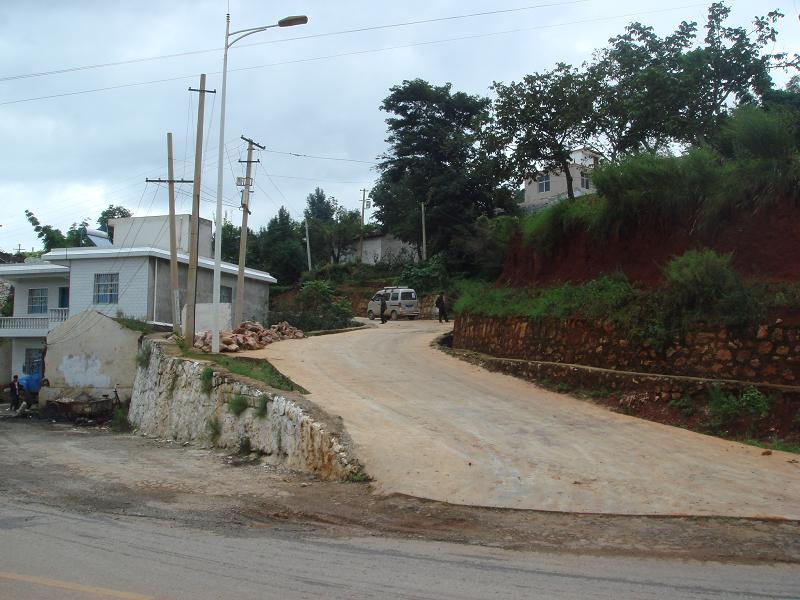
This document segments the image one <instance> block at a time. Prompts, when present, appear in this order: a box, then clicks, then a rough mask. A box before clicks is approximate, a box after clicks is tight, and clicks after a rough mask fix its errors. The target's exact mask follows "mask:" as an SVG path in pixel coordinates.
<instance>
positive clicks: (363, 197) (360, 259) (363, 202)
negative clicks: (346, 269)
mask: <svg viewBox="0 0 800 600" xmlns="http://www.w3.org/2000/svg"><path fill="white" fill-rule="evenodd" d="M366 204H367V190H366V188H363V189H362V190H361V237H359V238H358V262H363V261H364V208H365V207H366Z"/></svg>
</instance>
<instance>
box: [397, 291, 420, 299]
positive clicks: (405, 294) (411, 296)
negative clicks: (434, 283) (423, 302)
mask: <svg viewBox="0 0 800 600" xmlns="http://www.w3.org/2000/svg"><path fill="white" fill-rule="evenodd" d="M416 299H417V295H416V294H415V293H414V292H400V300H416Z"/></svg>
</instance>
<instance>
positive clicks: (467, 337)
mask: <svg viewBox="0 0 800 600" xmlns="http://www.w3.org/2000/svg"><path fill="white" fill-rule="evenodd" d="M453 347H454V348H459V349H464V350H473V351H476V352H481V353H484V354H489V355H491V356H496V357H499V358H510V359H521V360H529V361H545V362H555V363H566V364H577V365H586V366H591V367H600V368H605V369H615V370H622V371H636V372H640V373H655V374H667V375H681V376H690V377H702V378H711V379H734V380H740V381H749V382H754V383H769V384H779V385H795V384H796V382H797V381H798V378H800V327H797V326H790V325H787V324H784V323H783V322H782V321H781V320H780V319H778V320H776V321H774V322H772V323H771V324H763V325H760V326H758V327H756V328H751V329H749V330H746V331H744V332H742V333H740V334H734V333H732V332H730V331H728V330H726V329H725V328H719V329H709V328H706V327H704V326H703V325H702V324H698V325H696V326H695V327H693V328H691V329H690V330H689V331H688V332H687V333H686V335H685V336H683V337H681V338H679V339H678V338H676V339H674V340H673V341H672V343H670V344H669V345H667V346H666V347H664V348H654V347H652V346H651V345H650V344H649V343H648V342H647V341H645V340H641V339H639V338H638V337H635V336H632V335H630V332H628V331H626V330H624V329H622V328H619V327H618V326H615V325H614V324H613V323H612V322H610V321H586V320H579V319H568V320H565V321H560V320H558V319H541V320H531V319H527V318H521V317H507V318H491V317H483V316H476V315H468V314H462V315H458V317H457V319H456V321H455V325H454V332H453Z"/></svg>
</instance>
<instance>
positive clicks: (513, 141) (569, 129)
mask: <svg viewBox="0 0 800 600" xmlns="http://www.w3.org/2000/svg"><path fill="white" fill-rule="evenodd" d="M493 89H494V91H495V94H496V95H497V97H496V100H495V103H494V122H493V124H492V127H491V132H490V139H491V140H492V146H493V149H494V150H495V152H499V153H500V155H502V156H507V157H508V159H509V164H510V169H511V173H512V174H513V175H514V177H515V178H516V179H517V180H518V181H520V182H521V181H523V180H526V179H533V178H534V177H536V175H538V174H541V173H546V172H549V171H560V172H563V173H564V174H565V175H566V180H567V195H568V196H569V198H570V199H574V198H575V194H574V191H573V181H572V174H571V173H570V170H569V165H570V163H571V159H570V151H571V150H573V149H575V148H576V147H579V146H582V145H584V144H585V143H586V142H587V140H588V138H589V135H590V132H591V131H592V128H593V124H592V86H591V85H590V83H589V82H588V81H587V78H586V77H585V74H583V73H581V72H579V71H578V70H577V69H575V68H574V67H572V66H570V65H567V64H564V63H559V64H558V65H556V67H555V68H554V69H552V70H551V71H545V72H543V73H534V74H532V75H526V76H525V78H524V79H523V80H522V81H521V82H518V83H517V82H512V83H510V84H509V85H504V84H502V83H495V84H494V86H493Z"/></svg>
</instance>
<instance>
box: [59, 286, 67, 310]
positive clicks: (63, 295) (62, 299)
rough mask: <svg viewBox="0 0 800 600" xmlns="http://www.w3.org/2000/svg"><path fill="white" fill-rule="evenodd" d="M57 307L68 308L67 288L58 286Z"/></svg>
mask: <svg viewBox="0 0 800 600" xmlns="http://www.w3.org/2000/svg"><path fill="white" fill-rule="evenodd" d="M58 308H69V288H68V287H60V288H58Z"/></svg>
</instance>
